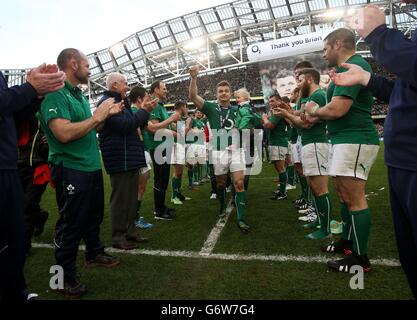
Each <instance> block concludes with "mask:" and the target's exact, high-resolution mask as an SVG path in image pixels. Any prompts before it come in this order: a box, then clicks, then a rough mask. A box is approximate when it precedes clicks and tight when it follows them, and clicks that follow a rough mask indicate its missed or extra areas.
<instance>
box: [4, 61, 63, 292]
mask: <svg viewBox="0 0 417 320" xmlns="http://www.w3.org/2000/svg"><path fill="white" fill-rule="evenodd" d="M64 80H65V74H64V73H63V72H58V67H57V66H56V65H45V64H43V65H41V66H39V67H37V68H35V69H33V70H31V71H30V72H29V73H28V75H27V83H24V84H23V85H21V86H14V87H11V88H8V85H7V81H6V79H5V77H4V76H3V74H2V73H1V72H0V136H1V139H0V299H1V300H3V299H4V300H8V299H12V300H27V299H29V298H31V296H30V295H29V293H28V292H27V289H26V283H25V278H24V275H23V266H24V263H25V249H24V223H23V203H22V202H23V201H22V200H23V199H24V193H23V189H22V185H21V183H20V178H19V172H18V169H17V155H18V151H17V137H16V127H15V122H14V117H17V118H19V117H25V116H31V115H33V114H34V113H35V112H34V111H35V110H36V109H38V108H39V106H40V101H41V100H40V99H39V98H40V97H41V96H44V95H45V94H47V93H49V92H53V91H56V90H59V89H61V88H62V87H63V86H64Z"/></svg>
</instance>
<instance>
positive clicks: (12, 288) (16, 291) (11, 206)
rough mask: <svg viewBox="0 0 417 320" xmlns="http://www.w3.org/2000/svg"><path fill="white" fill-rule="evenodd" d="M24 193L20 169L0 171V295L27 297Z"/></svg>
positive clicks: (7, 297)
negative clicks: (24, 268) (24, 270)
mask: <svg viewBox="0 0 417 320" xmlns="http://www.w3.org/2000/svg"><path fill="white" fill-rule="evenodd" d="M23 203H24V193H23V188H22V185H21V184H20V179H19V172H18V171H17V170H11V171H0V297H1V299H2V300H3V299H4V300H8V299H20V300H23V299H25V298H26V296H25V293H26V282H25V277H24V275H23V267H24V264H25V248H24V224H23Z"/></svg>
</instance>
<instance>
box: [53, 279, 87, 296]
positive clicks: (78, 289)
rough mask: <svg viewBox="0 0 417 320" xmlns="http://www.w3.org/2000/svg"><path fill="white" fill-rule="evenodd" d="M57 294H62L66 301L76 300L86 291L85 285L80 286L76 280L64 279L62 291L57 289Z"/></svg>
mask: <svg viewBox="0 0 417 320" xmlns="http://www.w3.org/2000/svg"><path fill="white" fill-rule="evenodd" d="M57 292H59V293H61V294H63V295H64V296H65V298H68V299H78V298H81V297H82V296H83V295H85V294H86V293H87V292H88V291H87V288H86V287H85V285H83V284H81V283H80V281H79V280H78V279H65V280H64V289H58V290H57Z"/></svg>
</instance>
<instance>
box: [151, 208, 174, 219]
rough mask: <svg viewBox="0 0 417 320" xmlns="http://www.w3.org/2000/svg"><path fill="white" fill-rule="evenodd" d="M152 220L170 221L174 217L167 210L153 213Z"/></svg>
mask: <svg viewBox="0 0 417 320" xmlns="http://www.w3.org/2000/svg"><path fill="white" fill-rule="evenodd" d="M154 218H155V219H156V220H172V219H174V215H173V213H172V212H171V211H169V210H168V209H165V210H163V211H162V212H154Z"/></svg>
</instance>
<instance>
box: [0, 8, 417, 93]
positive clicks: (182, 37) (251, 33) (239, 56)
mask: <svg viewBox="0 0 417 320" xmlns="http://www.w3.org/2000/svg"><path fill="white" fill-rule="evenodd" d="M366 3H374V4H377V5H380V6H383V7H384V8H385V9H386V10H385V13H386V20H387V24H389V25H391V26H393V27H394V28H398V29H400V30H402V31H403V32H404V33H407V32H410V30H412V29H413V28H415V26H416V21H417V10H416V7H415V6H410V5H407V6H406V5H403V4H400V3H399V2H398V1H392V0H385V1H379V0H240V1H235V2H231V3H227V4H223V5H219V6H216V7H212V8H208V9H204V10H199V11H196V12H194V13H190V14H186V15H184V16H180V17H177V18H174V19H171V20H168V21H165V22H162V23H159V24H157V25H155V26H152V27H150V28H147V29H145V30H142V31H138V32H136V33H135V34H132V35H131V36H129V37H127V38H125V39H123V40H121V41H120V42H118V43H116V44H114V45H113V46H111V47H109V48H105V49H103V50H100V51H97V52H94V53H91V54H88V59H89V62H90V67H91V72H92V76H91V84H92V85H91V89H92V94H93V95H95V94H98V93H99V92H100V91H102V90H103V89H104V84H105V76H106V74H108V73H110V72H113V71H119V72H121V73H124V74H125V75H126V76H127V77H128V81H129V83H130V84H134V83H139V84H142V85H144V86H148V85H149V84H150V83H151V82H152V81H154V80H156V79H164V80H168V81H169V80H175V79H180V78H182V77H184V76H185V75H186V74H187V69H188V67H189V66H190V65H192V64H199V65H201V67H202V68H203V69H204V71H210V70H213V69H216V68H225V67H233V66H236V65H242V64H247V63H248V60H247V57H246V50H245V49H246V47H247V45H249V44H251V43H255V42H261V41H268V40H272V39H276V38H282V37H287V36H292V35H296V34H306V33H310V32H314V31H319V30H321V29H323V28H329V27H330V28H335V27H341V26H343V23H342V22H341V20H342V18H343V16H344V15H345V14H346V13H347V12H348V10H349V9H352V8H354V7H357V6H361V5H364V4H366ZM358 43H360V39H359V41H358ZM359 48H361V49H366V48H365V47H363V46H362V47H359ZM24 71H25V70H6V71H5V75H6V76H7V77H8V81H9V83H10V84H11V85H14V84H19V83H21V82H22V81H23V79H24Z"/></svg>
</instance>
